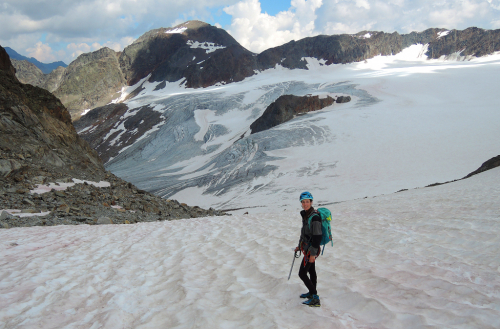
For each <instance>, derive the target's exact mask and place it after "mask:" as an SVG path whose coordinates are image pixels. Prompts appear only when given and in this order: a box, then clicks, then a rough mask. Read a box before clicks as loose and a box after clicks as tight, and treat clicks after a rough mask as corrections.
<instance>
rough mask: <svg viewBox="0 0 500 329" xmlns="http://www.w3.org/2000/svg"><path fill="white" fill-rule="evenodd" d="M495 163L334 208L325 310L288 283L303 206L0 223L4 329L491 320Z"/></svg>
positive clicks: (322, 285) (494, 309) (496, 298)
mask: <svg viewBox="0 0 500 329" xmlns="http://www.w3.org/2000/svg"><path fill="white" fill-rule="evenodd" d="M499 194H500V168H496V169H493V170H490V171H487V172H485V173H482V174H480V175H476V176H473V177H472V178H469V179H467V180H463V181H458V182H455V183H451V184H447V185H441V186H437V187H433V188H424V189H415V190H410V191H405V192H401V193H395V194H391V195H386V196H382V197H376V198H369V199H363V200H355V201H348V202H343V203H339V204H335V205H331V206H330V209H331V210H332V213H333V218H334V225H333V227H334V230H333V236H334V246H333V248H332V247H327V249H326V250H325V254H324V255H323V256H321V257H320V258H319V259H318V263H317V271H318V276H319V282H318V291H319V294H320V297H321V302H322V306H321V308H309V307H306V306H303V305H301V302H302V300H300V299H299V298H298V296H299V295H300V294H301V293H303V292H304V291H305V290H304V287H303V285H302V283H301V281H300V279H299V278H298V276H297V271H298V263H297V262H296V264H295V268H294V274H293V276H292V278H291V279H290V281H287V276H288V271H289V269H290V265H291V261H292V257H293V256H292V255H293V252H292V250H293V248H294V246H295V245H296V243H297V239H298V234H299V231H300V217H299V215H298V210H299V209H298V208H297V207H296V206H298V205H297V204H295V206H294V207H293V208H291V209H287V210H286V211H283V210H282V209H279V210H281V211H280V212H277V211H276V212H275V213H267V214H255V215H252V214H251V215H247V216H244V215H236V216H232V217H215V218H214V217H208V218H197V219H187V220H178V221H165V222H156V223H140V224H134V225H119V226H118V225H107V226H106V225H104V226H87V225H82V226H58V227H30V228H15V229H9V230H0V247H1V248H0V266H1V269H2V270H1V272H0V328H33V327H37V328H63V327H64V328H305V327H310V326H311V325H314V326H315V328H467V329H469V328H498V327H500V273H499V272H500V267H499V266H500V259H499V258H498V254H499V252H500V237H499V236H500V235H499V234H500V217H499V214H500V202H499V199H498V195H499Z"/></svg>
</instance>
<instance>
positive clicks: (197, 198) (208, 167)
mask: <svg viewBox="0 0 500 329" xmlns="http://www.w3.org/2000/svg"><path fill="white" fill-rule="evenodd" d="M426 49H427V48H426V46H424V45H414V46H411V47H409V48H407V49H405V50H404V51H403V52H401V53H399V54H397V55H395V56H378V57H375V58H373V59H369V60H367V61H365V62H360V63H352V64H347V65H330V66H325V65H323V63H322V62H321V61H317V60H316V59H314V58H304V60H306V61H307V62H308V66H309V68H310V69H309V70H288V69H284V68H282V67H280V66H277V67H276V68H275V69H271V70H267V71H264V72H260V73H259V74H257V75H255V76H253V77H250V78H247V79H245V80H244V81H242V82H238V83H231V84H227V85H221V86H215V87H210V88H200V89H186V88H184V86H183V85H182V83H181V84H180V85H179V83H170V84H167V85H166V87H165V88H163V89H156V87H157V86H158V84H159V83H149V82H144V81H142V82H141V84H142V86H143V88H144V90H143V91H142V92H141V93H140V94H139V95H138V96H136V97H135V98H133V99H131V100H129V101H127V105H128V106H129V108H130V110H129V112H130V113H126V114H125V115H124V117H127V116H129V115H132V113H134V111H137V108H139V107H140V106H144V105H146V104H149V105H150V106H151V107H154V108H155V110H157V111H160V112H163V114H162V115H163V117H164V119H165V120H164V122H162V124H161V125H158V126H155V129H156V130H155V131H154V132H151V133H148V134H147V136H145V137H144V138H141V140H139V141H138V142H136V143H135V144H133V145H131V146H127V147H126V148H125V149H124V150H123V151H122V152H121V153H120V154H119V155H118V156H117V157H115V158H114V159H113V160H111V161H110V162H108V163H107V165H106V166H107V169H108V170H110V171H112V172H113V173H115V174H116V175H118V176H120V177H122V178H124V179H126V180H129V181H131V182H133V183H134V184H136V185H137V186H139V187H140V188H142V189H146V190H148V191H151V192H153V193H156V194H159V195H161V196H164V197H168V198H175V199H179V200H182V201H183V202H186V203H188V204H192V205H199V206H201V207H215V208H219V209H234V208H248V207H255V208H253V209H254V211H262V212H265V211H269V209H268V208H269V207H262V206H266V205H272V207H274V206H276V205H278V206H280V207H287V206H290V205H291V204H293V202H295V200H296V198H297V195H298V193H300V191H303V190H311V192H312V193H313V195H314V196H315V198H316V200H317V202H319V203H332V202H338V201H345V200H352V199H356V198H362V197H365V196H375V195H381V194H387V193H393V192H395V191H398V190H401V189H405V188H414V187H421V186H426V185H429V184H432V183H435V182H443V181H449V180H453V179H457V178H461V177H464V176H465V175H467V174H468V173H470V172H471V171H473V170H475V169H477V168H478V167H479V166H480V165H481V163H483V162H484V161H486V160H488V159H490V158H491V157H493V156H496V155H498V140H500V124H499V123H500V110H499V108H498V101H497V98H496V94H497V92H498V86H497V85H498V84H497V81H498V74H499V73H500V54H496V55H491V56H486V57H482V58H474V59H472V60H470V61H450V60H446V59H445V58H442V59H439V60H427V59H426V57H425V55H424V53H425V51H426ZM457 58H458V57H457ZM130 91H131V90H124V91H123V92H124V93H125V94H126V93H128V92H130ZM283 94H294V95H298V96H302V95H307V94H312V95H321V96H325V97H326V96H327V95H330V96H333V97H335V96H340V95H350V96H351V97H352V99H353V101H352V102H350V103H347V104H334V105H332V106H331V107H328V108H326V109H323V110H322V111H318V112H314V113H309V114H307V115H302V116H298V117H296V118H295V119H294V120H292V121H289V122H287V123H285V124H282V125H280V126H277V127H275V128H273V129H270V130H268V131H263V132H260V133H257V134H252V135H250V130H249V127H250V124H251V123H252V122H253V121H255V120H256V119H257V118H258V117H259V116H260V115H261V114H262V113H263V111H264V110H265V109H266V107H267V106H268V105H269V104H270V103H272V102H273V101H274V100H276V99H277V98H278V97H279V96H281V95H283ZM122 125H123V124H122ZM118 126H119V123H117V127H116V129H119V127H118ZM244 211H245V210H242V212H244Z"/></svg>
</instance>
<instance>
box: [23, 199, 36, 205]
mask: <svg viewBox="0 0 500 329" xmlns="http://www.w3.org/2000/svg"><path fill="white" fill-rule="evenodd" d="M23 203H25V204H29V205H31V206H35V203H34V202H33V201H31V200H29V199H23Z"/></svg>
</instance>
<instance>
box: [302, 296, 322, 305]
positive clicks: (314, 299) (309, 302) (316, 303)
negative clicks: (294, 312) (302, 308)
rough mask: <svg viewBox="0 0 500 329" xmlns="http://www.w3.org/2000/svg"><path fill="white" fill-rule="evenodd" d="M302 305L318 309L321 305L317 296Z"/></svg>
mask: <svg viewBox="0 0 500 329" xmlns="http://www.w3.org/2000/svg"><path fill="white" fill-rule="evenodd" d="M302 304H304V305H307V306H310V307H320V306H321V303H320V302H319V296H318V295H313V296H312V298H311V299H309V300H306V301H305V302H303V303H302Z"/></svg>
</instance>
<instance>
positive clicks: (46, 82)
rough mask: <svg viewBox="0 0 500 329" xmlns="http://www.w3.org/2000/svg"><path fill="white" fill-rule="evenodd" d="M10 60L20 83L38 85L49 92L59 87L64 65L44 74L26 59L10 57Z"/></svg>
mask: <svg viewBox="0 0 500 329" xmlns="http://www.w3.org/2000/svg"><path fill="white" fill-rule="evenodd" d="M11 62H12V65H13V66H14V68H15V69H16V77H17V79H18V80H19V81H20V82H21V83H24V84H30V85H32V86H35V87H40V88H43V89H46V90H48V91H50V92H53V91H55V90H56V89H57V88H59V85H60V84H61V80H62V76H63V73H64V71H65V70H66V69H65V68H64V67H62V66H59V67H57V68H56V69H54V70H53V71H52V72H50V73H48V74H44V73H43V72H42V70H40V69H39V68H38V67H37V66H36V65H35V64H33V63H30V62H28V61H26V60H21V61H19V60H15V59H11Z"/></svg>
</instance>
